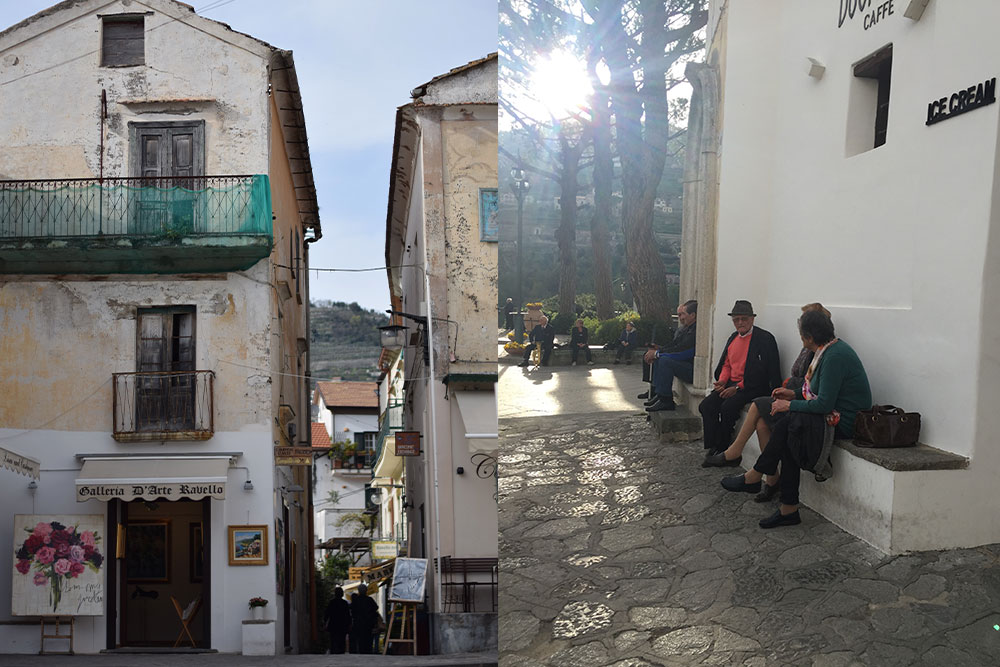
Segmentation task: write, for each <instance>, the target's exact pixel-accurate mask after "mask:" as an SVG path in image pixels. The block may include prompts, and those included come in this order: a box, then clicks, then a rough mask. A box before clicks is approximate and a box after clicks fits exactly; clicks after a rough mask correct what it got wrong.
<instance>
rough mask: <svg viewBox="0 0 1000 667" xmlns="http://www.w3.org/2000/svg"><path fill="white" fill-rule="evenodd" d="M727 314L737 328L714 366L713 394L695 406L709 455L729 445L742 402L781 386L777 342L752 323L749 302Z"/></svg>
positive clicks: (751, 309) (768, 393) (753, 316)
mask: <svg viewBox="0 0 1000 667" xmlns="http://www.w3.org/2000/svg"><path fill="white" fill-rule="evenodd" d="M729 316H730V317H731V318H733V327H735V329H736V331H734V332H733V334H732V335H731V336H730V337H729V340H728V341H726V349H725V350H723V352H722V358H721V359H719V364H718V365H717V366H716V367H715V384H714V385H713V388H712V393H710V394H709V395H708V396H706V397H705V400H703V401H702V402H701V405H700V406H698V411H699V412H701V419H702V423H703V424H704V427H705V449H707V450H709V453H710V454H711V453H712V452H719V451H723V450H725V449H726V448H727V447H728V446H729V443H730V441H731V440H732V437H733V427H734V426H735V425H736V421H737V420H738V419H739V417H740V411H741V410H742V409H743V406H744V405H746V404H747V403H749V402H750V401H752V400H753V399H755V398H757V397H758V396H768V395H770V394H771V391H772V390H773V389H774V388H775V387H778V386H781V367H780V365H779V363H778V344H777V342H776V341H775V340H774V336H773V335H771V332H769V331H765V330H764V329H761V328H760V327H756V326H754V324H753V322H754V318H755V317H757V315H756V314H755V313H754V312H753V306H752V305H751V304H750V302H749V301H743V300H740V301H737V302H736V304H735V305H734V306H733V311H732V312H731V313H729Z"/></svg>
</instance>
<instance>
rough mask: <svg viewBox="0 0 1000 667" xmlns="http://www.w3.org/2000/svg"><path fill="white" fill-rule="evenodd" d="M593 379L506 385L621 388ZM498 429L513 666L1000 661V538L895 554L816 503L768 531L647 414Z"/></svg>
mask: <svg viewBox="0 0 1000 667" xmlns="http://www.w3.org/2000/svg"><path fill="white" fill-rule="evenodd" d="M579 370H581V369H579V368H576V369H572V371H569V369H567V371H568V372H571V373H572V372H574V371H579ZM567 371H562V372H563V373H565V372H567ZM559 372H560V371H557V372H556V373H557V374H558V373H559ZM623 373H635V371H634V369H633V370H631V371H625V370H621V371H619V370H615V371H614V373H613V375H615V376H617V375H620V374H623ZM588 377H590V376H588ZM582 378H583V376H580V379H579V381H577V382H565V381H564V382H563V383H561V384H559V385H556V384H555V383H553V384H552V385H550V386H549V387H546V386H544V384H542V385H539V384H535V383H534V382H533V381H532V380H531V379H530V378H523V377H519V376H516V375H514V376H510V377H508V379H507V380H506V388H502V389H501V401H503V402H504V403H506V402H507V401H508V397H511V400H515V398H514V397H515V393H513V392H516V400H517V401H520V402H522V403H524V404H530V403H531V402H532V400H531V396H532V395H533V394H534V393H538V392H546V391H549V390H554V389H556V388H557V387H558V388H559V389H560V390H561V391H574V392H576V393H581V392H583V393H586V392H588V391H590V392H601V391H604V390H607V389H608V388H607V387H603V388H602V386H600V381H599V380H595V381H594V382H595V384H593V385H592V384H591V383H590V381H589V380H584V379H582ZM567 379H569V378H568V377H564V380H567ZM604 381H605V382H607V381H608V380H607V378H604ZM612 382H613V383H615V384H616V385H621V384H623V383H629V382H630V380H629V379H628V378H626V379H624V380H621V381H618V380H614V379H613V380H612ZM501 384H504V381H503V380H501ZM632 396H633V400H634V394H633V395H632ZM581 400H582V399H580V398H579V397H577V398H576V399H574V400H573V401H570V402H569V403H567V405H568V406H570V407H572V405H574V404H576V403H575V402H579V401H581ZM550 402H551V401H550ZM583 404H586V400H583ZM635 404H636V405H637V406H638V401H635ZM500 434H501V438H502V440H501V458H500V470H501V477H500V487H499V488H500V491H499V493H500V531H501V537H500V610H501V616H500V665H501V666H504V667H539V666H542V665H553V666H555V665H558V666H560V667H574V666H587V665H615V666H617V667H638V666H640V665H697V664H701V665H748V666H753V667H763V666H765V665H810V666H841V665H843V666H847V665H880V666H881V665H949V666H950V667H958V666H959V665H997V664H1000V545H990V546H985V547H979V548H975V549H961V550H952V551H943V552H940V551H939V552H922V553H917V554H911V555H903V556H896V557H888V556H886V555H884V554H882V553H881V552H879V551H878V550H876V549H875V548H873V547H871V546H869V545H867V544H866V543H864V542H862V541H859V540H857V539H855V538H853V537H852V536H850V535H849V534H847V533H845V532H843V531H842V530H840V529H839V528H837V527H836V526H835V525H833V524H831V523H830V522H828V521H826V520H825V519H823V518H822V517H821V516H819V515H817V514H816V513H814V512H812V511H810V510H809V509H807V508H803V509H802V510H801V512H802V518H803V522H802V524H801V525H800V526H793V527H783V528H777V529H773V530H769V531H765V530H761V529H760V528H759V527H758V526H757V520H758V519H760V518H762V517H764V516H766V515H767V514H770V513H771V512H772V511H773V510H774V509H775V508H776V504H774V505H771V504H764V505H761V504H758V503H756V502H754V501H753V497H752V496H751V495H748V494H733V493H727V492H726V491H724V490H723V489H722V488H721V487H720V486H719V480H720V479H721V478H722V477H723V476H724V475H725V474H726V472H727V470H729V471H730V472H731V469H718V468H710V469H704V468H701V467H700V465H699V464H700V462H701V458H702V453H703V450H702V445H701V443H700V442H694V443H683V444H680V443H678V444H667V445H664V444H661V443H659V442H658V441H657V440H656V439H655V438H654V437H653V436H652V434H651V432H650V430H649V427H648V425H647V424H646V422H645V418H644V416H643V415H642V413H641V412H640V411H639V410H638V409H635V410H633V411H630V412H606V413H598V412H583V413H563V414H555V415H552V416H548V417H528V418H516V417H510V416H508V417H506V418H503V419H501V422H500Z"/></svg>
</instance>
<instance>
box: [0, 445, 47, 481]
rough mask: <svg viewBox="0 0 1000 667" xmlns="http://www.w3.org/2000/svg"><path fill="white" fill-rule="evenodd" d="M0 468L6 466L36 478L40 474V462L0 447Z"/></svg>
mask: <svg viewBox="0 0 1000 667" xmlns="http://www.w3.org/2000/svg"><path fill="white" fill-rule="evenodd" d="M0 468H6V469H7V470H12V471H14V472H19V473H21V474H22V475H26V476H28V477H32V478H34V479H38V478H39V477H41V474H42V464H41V463H39V462H38V461H36V460H35V459H33V458H31V457H29V456H24V455H23V454H18V453H17V452H12V451H10V450H9V449H4V448H3V447H0Z"/></svg>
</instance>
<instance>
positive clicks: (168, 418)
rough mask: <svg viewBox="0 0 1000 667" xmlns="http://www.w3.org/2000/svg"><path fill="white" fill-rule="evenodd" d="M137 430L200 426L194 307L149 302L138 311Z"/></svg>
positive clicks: (189, 428)
mask: <svg viewBox="0 0 1000 667" xmlns="http://www.w3.org/2000/svg"><path fill="white" fill-rule="evenodd" d="M138 318H139V319H138V322H137V334H138V335H137V338H138V340H137V351H136V360H137V364H136V365H137V366H138V368H136V370H137V371H138V372H139V373H150V375H139V376H138V377H137V378H136V385H135V387H136V401H135V407H136V416H135V417H136V419H135V424H136V430H137V431H185V430H191V429H193V428H194V427H195V418H196V415H195V395H196V393H197V386H196V377H195V373H194V370H195V309H194V307H193V306H184V307H178V308H148V309H142V310H140V311H139V313H138Z"/></svg>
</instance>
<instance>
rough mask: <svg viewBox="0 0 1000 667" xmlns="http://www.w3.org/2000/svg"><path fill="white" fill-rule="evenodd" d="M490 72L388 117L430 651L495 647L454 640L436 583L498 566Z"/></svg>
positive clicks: (442, 80) (411, 495)
mask: <svg viewBox="0 0 1000 667" xmlns="http://www.w3.org/2000/svg"><path fill="white" fill-rule="evenodd" d="M496 72H497V59H496V55H495V54H492V55H490V56H488V57H487V58H484V59H482V60H479V61H475V62H472V63H469V64H468V65H465V66H463V67H461V68H456V69H454V70H452V71H451V72H449V73H448V74H445V75H442V76H440V77H437V78H436V79H434V80H432V81H430V82H428V83H426V84H424V85H422V86H419V87H418V88H416V89H415V90H414V91H413V95H414V101H413V103H412V104H409V105H406V106H404V107H401V108H400V109H399V111H398V112H397V117H396V140H395V146H394V150H393V167H392V177H391V182H390V189H389V211H388V219H387V223H386V263H387V266H388V267H389V269H388V273H389V284H390V289H391V290H392V294H393V297H394V303H397V301H396V300H398V303H399V304H400V306H399V308H400V310H401V311H402V312H404V313H407V314H408V315H412V316H416V318H417V319H416V320H415V319H413V318H405V319H406V322H405V324H406V325H407V326H408V327H410V328H411V330H417V329H420V331H421V334H420V339H421V343H420V344H419V345H416V346H413V345H410V346H407V347H406V348H404V356H405V364H406V368H407V369H411V368H412V369H413V370H412V371H411V370H408V373H409V376H408V377H407V378H406V384H405V395H406V398H405V407H404V411H403V414H404V418H403V421H404V428H405V429H406V430H415V431H420V433H421V435H422V447H421V448H422V454H421V456H419V457H407V460H406V462H405V478H406V496H407V499H408V500H409V499H412V500H413V506H412V507H411V508H409V512H408V521H409V523H410V524H411V525H412V532H411V533H410V535H411V542H412V543H411V546H410V553H411V555H413V556H417V557H422V558H427V559H428V560H429V561H430V563H431V568H430V569H431V572H430V577H429V579H428V589H427V590H428V601H429V606H430V611H431V614H432V619H433V621H432V624H433V629H432V642H433V644H434V646H435V647H436V650H438V651H444V650H447V651H455V650H476V649H479V650H484V649H486V648H489V647H487V646H480V645H477V644H476V639H475V637H474V636H473V635H472V634H470V633H465V632H461V631H458V632H457V635H458V636H460V637H465V638H466V640H467V641H466V643H464V644H463V642H462V641H456V640H455V639H454V635H453V633H451V632H449V628H459V627H461V626H462V624H463V623H464V621H459V620H458V619H457V617H454V614H452V613H450V612H452V611H454V609H453V608H452V607H450V606H447V605H446V604H445V603H444V600H443V593H442V586H441V584H442V578H441V577H438V576H437V575H436V573H435V572H434V571H433V570H434V563H435V562H436V560H437V559H440V558H443V557H453V558H496V555H497V523H496V495H495V492H496V477H495V470H496V442H497V440H496V428H497V427H496V378H497V376H496V336H495V331H494V320H495V317H496V314H495V310H494V306H493V304H495V303H496V299H497V283H496V271H497V248H496V244H495V243H492V242H489V241H486V240H483V239H482V237H481V234H480V220H479V216H480V213H479V199H480V189H481V188H487V189H489V188H494V189H495V188H496V187H497V172H496V169H497V167H496V156H497V106H496V94H497V93H496V91H497V87H496V86H497V84H496V81H497V80H496ZM420 318H423V320H422V322H421V323H419V324H418V320H420ZM424 341H427V345H428V346H429V355H428V359H427V362H426V363H425V362H424V359H423V350H422V345H423V344H424ZM480 590H481V591H483V592H484V593H485V592H486V591H488V590H489V589H488V587H487V586H483V587H480ZM490 604H491V603H490V600H489V599H488V598H487V599H486V600H485V601H484V600H483V599H482V598H481V597H480V598H477V600H476V605H477V607H476V610H477V611H485V612H487V614H486V616H485V617H484V619H485V620H484V619H479V621H477V622H479V623H482V622H485V623H488V624H489V623H494V624H495V622H496V621H495V619H496V616H495V615H491V614H490V612H492V609H491V607H490ZM484 605H485V608H484ZM466 620H467V619H466ZM479 636H481V635H479ZM486 636H490V635H489V633H487V635H486Z"/></svg>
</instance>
